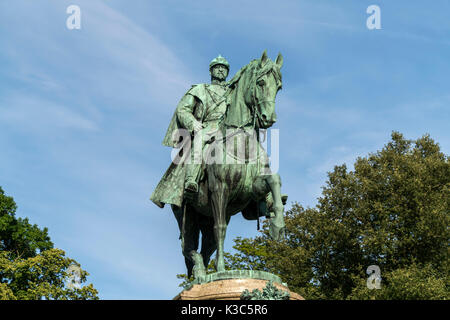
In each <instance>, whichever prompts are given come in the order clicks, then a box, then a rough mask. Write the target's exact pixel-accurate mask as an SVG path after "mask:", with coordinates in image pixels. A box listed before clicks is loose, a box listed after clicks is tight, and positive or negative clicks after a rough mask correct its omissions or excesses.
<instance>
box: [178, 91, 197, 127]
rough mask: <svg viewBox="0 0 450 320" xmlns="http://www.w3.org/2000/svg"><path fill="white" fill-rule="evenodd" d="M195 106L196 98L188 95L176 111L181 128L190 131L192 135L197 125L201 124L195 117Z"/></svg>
mask: <svg viewBox="0 0 450 320" xmlns="http://www.w3.org/2000/svg"><path fill="white" fill-rule="evenodd" d="M195 105H196V100H195V97H194V96H193V95H191V94H186V95H185V96H184V97H183V98H182V99H181V101H180V103H179V104H178V107H177V111H176V113H177V118H178V121H179V122H180V124H181V126H182V127H183V128H186V129H187V130H189V131H190V132H191V133H193V132H194V129H195V124H196V123H199V122H198V121H197V119H195V117H194V109H195ZM197 126H198V124H197Z"/></svg>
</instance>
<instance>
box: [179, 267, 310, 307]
mask: <svg viewBox="0 0 450 320" xmlns="http://www.w3.org/2000/svg"><path fill="white" fill-rule="evenodd" d="M269 281H271V282H272V283H273V285H274V287H275V288H276V289H278V290H281V291H284V292H288V293H289V300H305V299H304V298H303V297H302V296H300V295H299V294H297V293H295V292H291V291H290V290H289V289H288V287H287V285H286V284H285V283H282V282H281V279H280V277H278V276H275V275H273V274H271V273H268V272H264V271H254V270H229V271H223V272H216V273H212V274H208V275H206V276H205V277H201V278H199V279H195V280H194V281H193V283H192V285H191V286H190V287H189V288H187V289H185V290H183V291H182V292H180V293H179V294H178V295H177V296H176V297H175V298H173V300H240V299H241V295H242V293H243V292H244V291H245V290H248V291H249V292H252V291H253V290H255V289H258V290H260V291H261V292H262V291H263V290H264V288H266V286H267V284H268V283H269Z"/></svg>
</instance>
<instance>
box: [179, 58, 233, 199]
mask: <svg viewBox="0 0 450 320" xmlns="http://www.w3.org/2000/svg"><path fill="white" fill-rule="evenodd" d="M209 71H210V74H211V84H198V85H195V86H193V87H192V88H191V90H189V91H188V92H187V93H186V95H185V96H184V97H183V98H182V99H181V101H180V103H179V104H178V107H177V111H176V114H177V117H178V120H179V122H180V124H181V125H182V126H183V127H184V128H186V129H188V130H189V131H190V132H191V134H194V135H196V134H199V135H201V137H200V138H199V139H195V138H194V140H193V143H194V146H193V148H192V149H191V150H192V151H193V157H192V158H191V160H192V161H191V163H189V164H188V165H187V167H186V170H187V171H186V180H185V190H186V191H187V192H190V193H196V192H197V191H198V181H199V178H200V174H201V167H202V163H201V160H202V155H201V154H200V155H199V153H201V152H202V151H203V147H204V145H205V144H206V143H207V142H208V141H209V139H210V138H211V137H213V136H214V134H215V133H217V132H218V124H219V122H220V120H221V119H222V118H223V116H224V114H225V112H226V108H227V105H226V97H225V93H226V91H227V83H226V78H227V76H228V73H229V71H230V65H229V63H228V61H227V60H226V59H225V58H224V57H222V56H221V55H219V56H218V57H217V58H215V59H213V60H212V61H211V63H210V65H209ZM196 143H201V146H198V145H197V146H196V145H195V144H196ZM199 160H200V161H199Z"/></svg>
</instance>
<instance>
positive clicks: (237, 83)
mask: <svg viewBox="0 0 450 320" xmlns="http://www.w3.org/2000/svg"><path fill="white" fill-rule="evenodd" d="M260 62H261V60H260V59H257V60H252V61H250V63H249V64H247V65H246V66H244V67H242V68H241V69H240V70H239V71H238V72H237V73H236V74H235V75H234V77H233V78H232V79H231V80H230V81H229V83H228V86H229V89H228V90H229V93H228V97H227V104H228V108H227V112H226V114H225V119H224V124H225V125H226V126H228V127H237V128H239V127H244V126H245V125H247V124H250V123H251V122H252V120H253V114H252V110H251V109H250V108H249V106H247V104H246V101H251V94H252V91H253V88H252V85H255V82H256V79H255V77H259V76H260V75H263V74H265V73H267V72H268V71H270V70H274V71H275V77H276V79H277V82H278V83H279V86H280V87H281V72H280V68H279V67H276V64H275V63H274V62H273V61H272V60H270V59H268V61H267V62H266V63H265V64H264V65H263V66H262V67H261V66H260Z"/></svg>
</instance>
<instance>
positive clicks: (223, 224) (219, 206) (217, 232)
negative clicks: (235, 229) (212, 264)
mask: <svg viewBox="0 0 450 320" xmlns="http://www.w3.org/2000/svg"><path fill="white" fill-rule="evenodd" d="M211 171H213V170H211ZM208 180H209V184H210V186H209V189H210V190H211V204H212V209H213V215H214V238H215V239H216V245H217V254H216V270H217V272H220V271H225V259H224V248H223V245H224V240H225V235H226V233H227V217H226V213H227V210H226V209H227V201H228V190H227V186H226V184H225V183H224V182H222V181H218V180H216V179H215V177H214V173H212V172H211V174H209V175H208Z"/></svg>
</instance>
